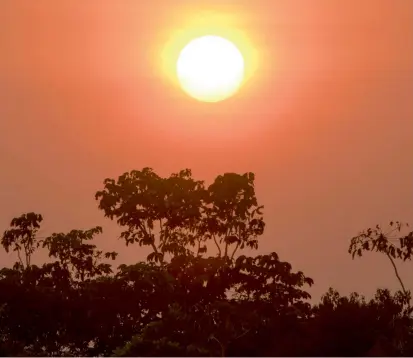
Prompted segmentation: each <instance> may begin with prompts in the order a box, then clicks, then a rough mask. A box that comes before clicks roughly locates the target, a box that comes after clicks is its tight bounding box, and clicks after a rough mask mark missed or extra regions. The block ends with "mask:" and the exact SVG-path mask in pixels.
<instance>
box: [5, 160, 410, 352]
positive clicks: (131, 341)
mask: <svg viewBox="0 0 413 358" xmlns="http://www.w3.org/2000/svg"><path fill="white" fill-rule="evenodd" d="M96 200H97V201H98V202H99V209H100V210H101V211H103V213H104V215H105V216H106V217H108V218H110V219H112V220H116V221H117V223H118V224H119V225H120V226H121V227H122V230H123V231H122V233H121V238H122V239H123V240H124V241H125V243H126V245H131V246H132V247H131V248H130V249H131V250H135V251H136V250H137V249H138V248H137V247H136V246H147V247H149V248H150V250H151V251H150V254H149V255H148V257H147V259H146V260H145V261H141V262H137V263H136V264H133V265H125V264H121V265H118V264H117V265H116V266H115V263H114V260H116V259H117V253H116V252H103V251H101V250H99V249H98V246H97V245H96V244H95V238H96V237H97V236H98V235H99V234H100V233H101V232H102V229H101V228H100V227H94V228H91V229H90V230H72V231H70V232H68V233H54V234H52V235H50V236H49V237H47V238H42V237H39V235H38V230H39V229H40V227H41V223H42V220H43V218H42V216H41V215H39V214H36V213H26V214H23V215H21V216H20V217H17V218H15V219H13V220H12V221H11V223H10V227H9V228H8V229H7V230H6V231H5V232H4V234H3V237H2V241H1V243H2V246H3V247H4V249H5V250H6V251H7V252H10V251H13V252H15V254H16V259H17V261H16V263H15V265H14V266H13V267H12V268H3V269H1V270H0V355H1V356H368V355H371V356H377V355H393V356H411V355H413V332H412V320H411V312H412V310H411V308H410V302H411V299H410V291H408V290H406V288H405V286H404V284H403V281H402V280H401V278H400V276H399V274H398V272H397V266H396V262H397V260H409V259H410V258H411V253H412V247H413V245H412V242H413V233H412V232H410V233H408V234H406V235H404V236H403V235H402V234H401V233H402V224H400V223H398V222H396V223H393V222H392V223H390V230H389V231H388V232H385V231H384V230H382V229H381V228H380V227H379V226H377V227H376V228H373V229H368V230H366V231H364V232H362V233H361V234H360V235H358V236H356V237H354V238H353V239H352V240H351V245H350V247H349V252H350V253H351V254H353V256H354V255H358V256H362V254H363V252H365V251H377V252H379V253H381V254H384V255H386V256H387V257H388V258H389V260H390V261H391V263H392V264H393V265H394V266H393V267H394V269H395V274H396V277H397V278H398V279H399V281H400V284H401V290H400V291H398V292H396V293H393V294H392V293H390V292H389V291H388V290H378V291H377V293H376V295H375V297H374V298H373V299H370V300H366V299H365V298H364V297H362V296H360V295H358V294H356V293H354V294H351V295H350V296H347V297H345V296H340V294H339V293H338V292H337V291H335V290H333V289H330V290H329V291H328V292H327V293H326V294H325V295H324V296H323V297H322V299H321V302H319V303H318V304H316V305H310V304H309V303H308V300H309V299H310V295H309V293H308V292H307V291H306V290H307V289H308V288H309V286H311V285H312V284H313V280H312V279H311V278H309V277H307V276H306V275H305V274H304V273H303V272H295V271H294V270H293V268H292V266H291V264H290V263H288V262H284V261H281V260H280V258H279V257H278V255H277V254H276V253H275V252H272V253H268V254H265V255H254V254H253V253H254V250H256V249H257V248H258V243H259V239H260V237H261V236H262V234H263V232H264V227H265V223H264V218H263V212H262V210H263V207H262V206H260V205H259V204H258V201H257V198H256V196H255V190H254V175H253V174H252V173H246V174H244V175H238V174H234V173H227V174H224V175H221V176H218V177H217V178H216V179H215V181H214V182H213V183H212V184H211V185H209V186H207V185H205V183H204V182H202V181H198V180H195V179H194V178H193V177H192V174H191V171H190V170H183V171H181V172H179V173H177V174H173V175H171V176H170V177H167V178H162V177H160V176H158V175H157V174H156V173H155V172H153V171H152V170H151V169H149V168H144V169H143V170H142V171H132V172H129V173H125V174H123V175H122V176H120V177H119V178H118V179H117V180H113V179H106V180H105V181H104V187H103V189H102V190H101V191H99V192H97V193H96ZM394 235H398V236H394ZM114 239H115V238H114ZM245 249H247V250H245ZM36 250H46V251H47V252H48V254H49V258H50V260H48V262H46V263H44V264H43V265H41V266H38V265H34V264H33V263H32V262H31V261H32V257H33V254H34V253H35V251H36ZM246 252H247V253H248V254H246Z"/></svg>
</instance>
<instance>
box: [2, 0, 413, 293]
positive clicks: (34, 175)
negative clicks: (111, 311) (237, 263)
mask: <svg viewBox="0 0 413 358" xmlns="http://www.w3.org/2000/svg"><path fill="white" fill-rule="evenodd" d="M202 11H213V12H216V13H222V14H231V16H232V17H233V18H235V19H236V22H237V26H238V27H239V28H240V29H241V30H242V31H243V32H245V33H246V34H248V36H249V38H250V39H251V41H252V43H253V45H254V48H255V49H256V51H257V53H258V54H259V56H260V66H259V67H258V69H257V71H256V73H255V75H254V76H253V77H252V79H251V80H250V82H249V83H248V84H247V85H246V86H245V87H244V88H243V89H241V91H240V93H239V94H238V95H237V96H236V97H234V98H232V99H231V100H228V101H225V102H222V103H219V104H205V103H199V102H196V101H194V100H192V99H190V98H189V97H187V96H185V95H184V94H183V93H182V92H180V91H177V90H176V88H175V87H173V86H172V85H171V83H170V82H168V80H167V79H166V78H165V75H164V74H163V73H162V72H161V71H160V69H159V66H158V62H157V61H159V56H160V49H161V48H162V46H163V44H164V43H166V41H167V40H168V34H170V33H171V31H174V30H175V29H176V28H177V27H179V26H183V24H185V23H186V22H187V21H188V16H196V14H198V13H200V12H202ZM412 20H413V2H411V1H410V0H397V1H396V0H371V1H369V0H347V1H338V0H337V1H331V0H312V1H308V0H294V1H292V0H284V1H276V0H267V1H264V0H255V1H251V0H238V1H234V0H233V1H230V0H226V1H224V0H209V1H206V0H202V1H190V0H180V1H178V0H175V1H171V0H152V1H135V0H129V1H126V0H116V1H115V0H111V1H109V0H100V1H83V0H75V1H69V0H61V1H55V0H50V1H49V0H36V1H31V0H26V1H20V0H2V1H1V2H0V54H1V56H0V133H1V141H0V167H1V168H2V170H1V175H0V201H1V206H0V229H1V230H4V229H5V228H6V227H7V224H8V223H9V221H10V219H11V218H12V217H13V216H15V215H19V214H21V213H22V212H26V211H36V212H40V213H42V214H43V215H44V216H45V225H44V229H43V234H48V233H50V232H52V231H65V230H70V229H72V228H89V227H91V226H93V225H98V224H101V225H103V226H104V229H105V230H106V231H105V234H104V235H103V236H102V238H101V241H102V242H101V244H102V246H103V247H105V248H110V249H112V248H113V249H115V250H118V251H119V252H121V257H122V258H123V259H124V261H128V262H132V261H133V260H136V259H139V258H143V257H144V255H143V254H142V252H141V251H140V249H139V247H137V246H136V247H129V248H127V249H126V248H125V247H124V245H123V243H122V242H120V241H117V240H116V235H117V232H118V229H117V228H116V225H114V224H112V223H110V222H109V221H107V220H105V219H103V215H102V213H101V212H99V211H98V210H97V203H96V202H95V201H94V193H95V192H96V191H97V190H99V189H100V188H101V187H102V180H103V179H104V178H106V177H116V176H118V175H119V174H122V173H123V172H125V171H128V170H131V169H141V168H142V167H145V166H150V167H153V168H154V169H155V170H156V171H157V172H159V173H160V174H163V175H168V174H169V173H170V172H173V171H177V170H179V169H182V168H186V167H189V168H191V169H193V173H194V175H195V176H196V177H198V178H200V179H207V180H211V179H212V178H213V177H214V176H215V175H217V174H220V173H222V172H226V171H235V172H246V171H253V172H255V173H256V175H257V176H256V177H257V180H256V184H257V194H258V198H259V200H260V201H261V202H262V203H263V204H264V205H265V215H266V222H267V229H266V233H265V236H264V238H263V239H262V241H261V244H260V245H261V247H260V251H262V252H264V251H269V250H275V251H277V252H279V253H280V254H281V257H282V259H284V260H288V261H290V262H292V264H293V266H294V267H295V268H296V269H300V270H303V271H304V272H305V273H306V274H307V275H309V276H311V277H313V278H314V279H315V281H316V287H315V288H314V289H313V290H312V293H314V295H315V296H316V297H318V295H319V294H321V293H322V292H324V291H325V290H327V288H328V287H329V286H334V287H336V288H338V289H340V290H342V291H343V293H346V292H349V291H351V290H357V291H360V292H362V293H366V294H370V293H371V292H373V290H375V288H376V287H377V286H387V287H393V288H396V287H397V282H396V280H395V278H394V276H393V273H392V271H391V267H390V264H389V263H388V262H386V260H384V259H379V258H377V257H376V256H375V255H372V256H370V258H364V259H362V260H357V261H354V262H353V261H352V260H351V257H350V256H349V255H348V254H347V247H348V242H349V239H350V238H351V236H352V235H354V234H356V233H357V232H358V231H359V230H361V229H364V228H366V227H368V226H370V225H375V224H376V223H386V222H388V221H389V220H390V219H394V220H402V221H410V222H411V223H412V224H413V222H412V220H411V219H412V218H413V185H412V183H413V165H412V164H413V145H412V143H413V121H412V119H413V102H412V100H411V95H412V93H413V92H412V91H413V68H412V63H413V28H412V26H413V21H412ZM0 257H1V259H2V263H4V264H9V263H11V262H14V260H15V258H14V257H12V256H9V255H6V254H4V253H0ZM410 276H411V275H410ZM405 279H406V281H407V282H408V277H407V276H406V271H405ZM410 280H411V281H410V282H408V285H409V286H410V287H412V288H413V280H412V279H410Z"/></svg>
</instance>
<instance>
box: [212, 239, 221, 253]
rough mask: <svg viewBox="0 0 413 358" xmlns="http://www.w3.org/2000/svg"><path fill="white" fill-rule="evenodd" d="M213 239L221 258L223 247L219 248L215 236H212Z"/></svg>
mask: <svg viewBox="0 0 413 358" xmlns="http://www.w3.org/2000/svg"><path fill="white" fill-rule="evenodd" d="M212 238H213V239H214V242H215V245H217V248H218V254H219V257H221V247H220V246H219V244H218V242H217V239H216V237H215V235H214V234H212Z"/></svg>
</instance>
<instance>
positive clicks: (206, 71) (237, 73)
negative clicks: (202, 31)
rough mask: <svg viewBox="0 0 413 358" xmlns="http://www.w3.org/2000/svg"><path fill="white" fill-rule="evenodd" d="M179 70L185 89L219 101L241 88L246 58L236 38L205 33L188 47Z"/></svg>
mask: <svg viewBox="0 0 413 358" xmlns="http://www.w3.org/2000/svg"><path fill="white" fill-rule="evenodd" d="M176 71H177V75H178V80H179V82H180V84H181V86H182V88H183V90H184V91H185V92H186V93H187V94H189V95H190V96H191V97H193V98H195V99H197V100H199V101H203V102H218V101H222V100H224V99H226V98H228V97H230V96H232V95H233V94H235V92H237V90H238V89H239V87H240V85H241V83H242V81H243V79H244V58H243V56H242V54H241V52H240V51H239V50H238V48H237V47H236V46H235V45H234V44H233V43H232V42H230V41H228V40H226V39H224V38H222V37H219V36H203V37H199V38H196V39H194V40H192V41H190V42H189V43H188V44H187V45H186V46H185V47H184V49H183V50H182V51H181V53H180V54H179V58H178V62H177V65H176Z"/></svg>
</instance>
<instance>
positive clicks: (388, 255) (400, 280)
mask: <svg viewBox="0 0 413 358" xmlns="http://www.w3.org/2000/svg"><path fill="white" fill-rule="evenodd" d="M386 255H387V257H388V258H389V260H390V262H391V264H392V266H393V268H394V273H395V274H396V277H397V279H398V280H399V282H400V285H401V287H402V290H403V293H404V294H405V295H406V297H407V295H408V293H407V291H406V288H405V287H404V284H403V281H402V279H401V277H400V275H399V271H398V270H397V266H396V264H395V263H394V260H393V258H392V257H391V256H390V254H389V253H388V252H386ZM408 306H409V308H410V302H408Z"/></svg>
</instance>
